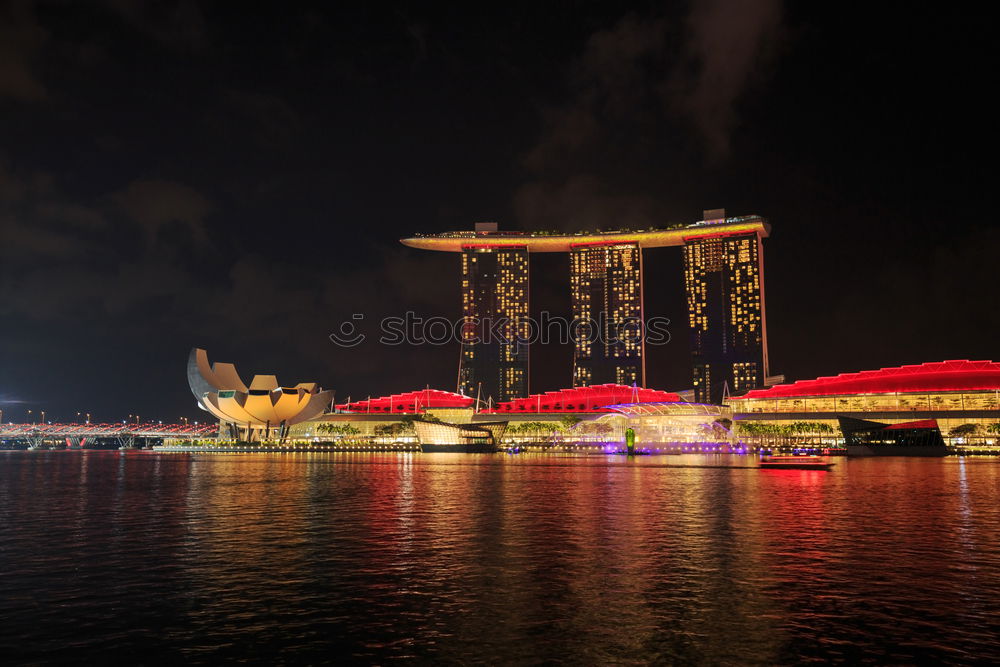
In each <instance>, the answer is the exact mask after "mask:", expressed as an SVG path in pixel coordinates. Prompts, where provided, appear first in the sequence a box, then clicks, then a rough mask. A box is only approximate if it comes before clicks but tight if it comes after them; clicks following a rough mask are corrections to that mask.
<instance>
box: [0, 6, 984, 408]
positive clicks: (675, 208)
mask: <svg viewBox="0 0 1000 667" xmlns="http://www.w3.org/2000/svg"><path fill="white" fill-rule="evenodd" d="M166 4H167V5H168V6H167V7H165V8H160V9H159V10H157V9H156V8H154V7H148V8H142V7H137V8H136V9H135V10H134V11H125V10H124V9H123V7H122V6H119V5H101V6H91V5H74V6H72V7H57V6H54V5H47V4H44V3H15V5H11V6H10V8H9V9H8V8H6V7H5V8H4V10H3V14H2V18H3V33H2V35H3V37H4V40H3V44H4V50H3V52H2V56H3V62H4V63H5V65H6V69H2V70H0V71H2V75H0V111H2V113H3V114H4V119H5V122H4V123H3V125H2V128H0V236H2V238H0V318H2V321H3V322H4V327H3V329H2V333H0V404H2V407H0V409H3V410H4V414H5V417H6V416H10V415H14V414H18V413H20V415H21V416H20V418H23V414H24V413H25V412H26V410H29V409H30V410H32V411H33V413H34V414H38V413H40V411H42V410H44V411H46V412H48V413H49V414H50V415H61V416H62V417H63V418H65V417H67V416H74V415H75V414H76V413H77V412H80V413H92V414H93V415H95V416H96V415H100V416H101V417H102V418H103V419H112V418H116V419H120V418H126V416H127V415H128V414H136V413H138V414H141V415H143V416H145V415H149V416H151V417H153V416H155V417H157V418H164V419H171V420H174V419H176V418H178V417H180V416H187V417H189V418H191V419H197V418H198V417H199V414H198V411H197V408H196V407H195V406H194V404H193V402H192V401H191V400H190V396H189V395H188V393H187V392H186V391H185V389H184V387H183V384H182V383H177V382H175V381H174V377H175V375H174V374H175V367H176V363H177V360H178V359H183V358H184V357H185V355H186V354H187V351H188V350H189V349H190V347H192V346H195V345H200V346H205V347H207V348H208V349H212V350H217V351H218V353H219V354H221V355H224V356H225V357H227V358H239V359H246V360H248V361H250V360H252V362H253V363H254V364H255V365H259V366H260V367H262V368H267V369H273V371H274V372H276V373H280V374H281V375H282V376H290V377H291V376H294V377H311V378H314V379H316V380H317V381H319V382H321V383H322V384H323V386H325V387H331V388H335V389H336V390H337V391H338V395H340V393H341V392H346V393H349V394H354V395H355V396H356V395H358V394H365V395H367V394H369V393H371V394H373V395H376V394H378V395H381V394H384V393H391V392H399V391H407V390H411V389H413V388H414V387H424V386H426V385H427V384H430V385H432V386H435V387H441V388H451V387H454V386H455V384H456V363H457V358H458V356H459V351H458V348H457V347H456V348H453V349H445V348H426V349H424V348H421V349H417V348H414V347H410V346H400V347H397V348H392V349H389V348H385V347H379V348H376V347H370V346H367V347H365V348H364V349H363V350H361V351H358V350H343V349H340V348H337V347H336V346H334V345H332V344H331V343H330V342H329V338H328V335H329V334H330V333H331V332H333V331H335V330H336V327H337V326H339V324H340V323H341V322H344V321H345V320H349V319H350V317H351V315H352V314H353V313H364V314H365V315H366V320H365V323H364V324H366V325H368V324H370V323H371V322H373V321H374V322H377V321H378V320H380V319H381V318H382V317H385V316H390V315H400V314H402V313H404V312H405V311H406V310H410V309H412V310H414V311H415V312H417V313H418V314H419V315H420V316H422V317H431V316H446V317H449V318H451V317H454V315H455V304H457V303H460V298H461V295H460V293H459V291H458V289H459V287H458V285H457V284H450V285H444V281H445V277H446V276H454V274H455V267H454V262H453V261H452V260H453V259H454V258H448V257H446V256H438V255H439V253H413V252H411V251H409V250H407V249H406V248H401V247H399V246H398V244H397V243H396V239H398V238H400V237H402V236H404V235H406V234H408V233H412V231H413V230H415V229H420V230H425V231H428V232H434V231H443V230H447V229H457V228H463V227H468V226H469V225H470V224H471V222H472V221H476V220H499V221H502V222H503V227H504V228H507V229H512V230H545V229H548V230H591V231H596V230H597V229H598V228H601V229H606V228H621V227H631V228H634V229H645V228H648V227H650V226H664V225H668V224H670V223H673V222H676V221H686V220H688V221H689V220H694V219H697V218H698V216H699V215H700V212H701V211H702V210H703V209H706V208H712V207H717V206H726V207H727V208H728V209H729V210H731V211H734V212H737V211H759V212H761V213H762V214H764V215H766V216H767V217H768V219H769V220H771V221H772V222H773V224H774V225H775V226H776V229H779V230H780V233H777V234H775V235H774V237H772V238H770V239H768V241H767V243H766V245H767V249H766V255H767V267H766V276H765V279H766V283H767V289H766V297H767V325H768V347H769V348H770V349H769V363H770V366H771V372H773V373H777V374H784V375H785V376H786V377H787V378H788V379H790V380H794V379H800V378H811V377H817V376H821V375H827V374H832V373H838V372H845V371H850V370H862V369H867V368H878V367H885V366H896V365H904V364H907V363H921V362H925V361H928V360H935V359H937V360H940V359H953V358H971V359H991V358H996V356H997V355H996V353H995V345H994V335H993V332H995V331H996V330H997V328H998V327H1000V322H998V320H997V317H998V315H997V313H996V312H995V309H991V308H988V307H987V308H984V307H983V305H982V297H981V290H980V289H979V288H978V286H980V285H988V284H991V282H992V277H991V275H990V270H991V266H992V260H991V253H992V250H991V249H992V248H994V247H996V245H997V238H996V235H997V232H996V229H995V227H994V226H991V225H989V224H986V223H985V222H984V219H985V218H988V216H989V211H990V210H991V208H990V202H989V201H988V196H987V193H988V192H990V191H991V190H990V182H989V179H988V175H989V173H990V170H989V169H984V168H983V166H984V165H989V164H991V162H990V158H991V156H992V150H991V147H990V145H989V142H988V141H983V138H982V136H981V135H980V132H979V130H978V129H977V128H979V127H980V125H981V123H980V120H981V118H980V115H981V114H985V113H986V111H985V109H984V108H980V107H976V106H973V107H971V108H963V109H962V110H961V115H959V107H958V106H957V105H955V104H954V103H953V100H955V99H961V97H962V96H963V95H964V94H965V93H966V91H968V90H971V89H976V87H977V86H978V85H980V84H981V81H982V80H984V78H985V69H984V68H985V65H984V63H986V62H988V61H989V59H988V58H985V57H982V56H981V54H980V51H981V50H982V49H984V48H985V47H984V45H985V44H987V43H988V42H989V38H988V35H986V34H985V27H984V25H982V24H981V23H976V22H975V21H973V20H972V19H971V17H969V16H963V15H959V14H957V13H945V14H944V15H939V14H934V15H933V16H932V15H930V14H928V13H926V12H925V13H922V12H902V13H900V12H897V11H894V10H892V9H891V8H876V9H875V10H873V11H872V12H871V13H869V14H868V15H867V16H866V18H865V20H864V21H861V22H859V21H856V20H855V19H854V18H852V17H851V16H849V14H848V13H843V12H839V11H836V10H835V9H834V8H830V7H820V6H810V7H791V6H789V7H782V8H780V9H778V10H777V11H775V12H773V13H769V14H766V15H765V14H763V13H754V14H752V16H744V17H743V19H741V20H742V23H740V26H739V28H740V29H739V30H738V31H737V32H736V33H734V32H733V25H732V23H730V22H728V21H727V20H726V17H725V16H724V15H720V14H718V13H712V12H708V13H707V14H704V15H703V14H700V13H697V14H696V13H693V9H692V7H691V6H688V5H686V4H684V5H681V4H677V5H670V4H665V5H657V6H653V5H650V4H643V3H633V4H631V5H629V6H611V5H608V6H589V7H586V8H580V9H578V11H575V12H571V13H567V12H564V11H562V10H560V9H558V8H554V7H535V8H527V7H525V8H520V9H516V10H504V11H500V10H498V9H489V8H487V9H486V10H482V11H480V10H478V9H477V10H476V11H475V12H473V10H472V8H464V9H462V8H455V9H453V10H449V11H442V10H439V9H433V8H409V9H407V10H406V11H403V12H397V13H392V12H389V13H385V12H380V11H378V10H377V9H366V8H348V7H344V8H335V7H324V8H320V9H306V8H293V9H287V8H285V9H278V8H276V7H271V8H267V7H264V8H256V9H254V10H253V11H247V12H246V13H244V14H241V15H239V16H234V14H233V12H232V11H231V10H227V9H226V8H224V7H221V6H217V7H216V6H211V5H198V6H197V7H196V8H194V9H192V10H191V11H190V12H189V13H184V12H180V11H178V12H173V11H172V10H170V7H169V6H170V3H166ZM480 9H481V8H480ZM747 11H749V10H747ZM158 12H159V13H158ZM741 16H742V15H741ZM257 23H259V24H260V25H267V26H269V28H268V30H269V32H268V35H269V38H268V39H267V40H264V41H263V42H262V41H261V40H260V39H259V38H258V37H256V36H255V35H257V33H255V32H252V31H247V30H246V29H245V28H246V26H247V25H252V24H257ZM456 26H462V29H461V30H458V29H456ZM734 34H741V35H745V36H746V40H741V41H740V42H739V44H740V45H741V50H739V51H738V52H737V53H736V55H735V56H734V59H733V60H725V59H723V58H722V57H721V54H722V53H724V52H725V51H724V50H713V49H708V48H706V47H705V45H707V44H721V43H727V40H730V39H732V36H733V35H734ZM887 35H890V36H891V37H892V39H887V38H886V36H887ZM845 38H848V39H850V40H851V41H852V42H854V43H858V44H864V45H865V48H864V49H863V50H858V51H854V50H851V51H845V50H844V49H843V48H842V45H843V43H844V39H845ZM928 45H935V46H934V47H933V48H929V47H928ZM713 77H716V78H713ZM710 81H725V82H727V84H726V85H725V86H721V87H716V86H712V85H710V83H709V82H710ZM929 87H930V88H931V89H933V90H934V91H935V94H933V95H927V94H926V91H927V90H928V89H929ZM862 100H863V103H862V102H861V101H862ZM902 109H908V110H910V111H911V112H910V113H907V114H901V110H902ZM929 128H933V131H930V130H929ZM644 253H645V257H644V260H645V262H644V266H643V271H644V274H645V283H646V285H647V286H655V287H656V288H655V289H652V288H650V289H647V290H646V293H645V294H644V305H645V309H646V311H647V312H649V313H657V314H662V315H663V316H665V317H668V318H669V319H670V320H671V322H672V324H671V326H670V331H671V334H672V341H671V343H670V344H668V345H664V346H659V347H656V348H655V349H652V348H648V349H647V350H646V355H645V367H646V384H647V385H648V386H651V387H657V388H664V389H673V388H680V387H689V386H690V384H691V377H690V360H689V352H688V340H687V335H686V331H685V329H686V328H687V326H686V320H687V318H688V305H687V303H686V300H685V298H684V295H683V293H682V292H681V290H678V289H677V288H676V285H677V283H678V280H679V276H682V275H683V259H682V257H681V253H679V252H674V251H671V250H670V249H662V250H657V249H652V250H645V251H644ZM440 255H444V254H443V253H441V254H440ZM532 262H533V267H532V268H533V275H532V285H531V288H530V292H531V293H530V294H529V307H530V310H531V311H532V312H531V313H530V314H531V315H532V316H537V315H538V314H539V313H541V312H546V311H547V312H552V313H554V314H557V315H560V316H564V317H570V316H571V311H572V303H571V300H570V298H569V296H570V295H569V294H568V292H567V291H566V290H565V289H564V288H563V286H562V285H563V282H564V280H565V276H567V275H569V273H570V265H569V257H568V256H566V257H559V256H556V255H551V254H541V255H539V256H538V257H534V258H533V260H532ZM546 276H554V277H555V278H552V279H550V278H547V277H546ZM454 282H455V281H454V280H452V283H454ZM661 286H663V288H662V289H661ZM928 308H931V309H933V310H934V311H935V312H938V313H940V315H941V316H940V317H937V318H932V319H931V320H930V321H929V322H928V324H927V327H929V328H927V327H925V328H923V329H921V330H920V331H916V330H915V329H914V328H913V327H912V326H911V325H910V314H912V313H914V312H924V311H926V310H927V309H928ZM817 349H819V350H821V351H822V354H817V353H816V351H817ZM415 352H419V354H415ZM573 357H574V350H573V348H572V346H569V345H567V346H553V347H552V348H551V349H547V350H546V354H545V355H535V356H534V357H533V358H532V360H531V369H530V376H531V377H530V378H529V383H530V390H531V391H532V392H536V391H542V392H544V391H548V390H556V389H560V388H563V387H565V386H566V385H567V384H568V380H567V378H568V377H569V374H568V372H567V370H566V369H567V368H571V367H572V364H573ZM95 385H99V386H100V388H101V391H100V392H95V391H94V387H95ZM138 386H152V387H156V391H155V392H138V391H136V389H135V388H136V387H138Z"/></svg>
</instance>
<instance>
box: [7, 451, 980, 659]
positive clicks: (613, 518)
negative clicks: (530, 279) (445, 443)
mask: <svg viewBox="0 0 1000 667" xmlns="http://www.w3.org/2000/svg"><path fill="white" fill-rule="evenodd" d="M752 465H755V460H754V459H753V458H750V457H727V456H695V455H691V456H646V457H638V458H636V459H634V460H626V459H625V458H624V457H599V456H571V455H520V456H506V455H460V454H455V455H451V454H433V455H427V454H269V455H253V454H251V455H228V456H227V455H208V454H194V455H186V454H157V453H153V452H142V451H137V452H99V451H93V452H72V451H61V452H0V656H3V657H4V658H5V662H6V663H7V664H11V663H21V662H35V663H40V662H83V661H98V660H103V661H107V660H110V659H113V658H120V659H127V660H129V661H130V662H133V663H137V664H138V663H161V662H173V663H177V662H218V661H248V662H268V663H300V662H308V663H322V662H356V663H373V662H378V663H385V662H390V661H394V660H396V659H407V658H409V659H415V660H418V661H421V662H428V663H429V662H435V663H441V662H445V663H484V662H488V663H523V662H529V663H537V662H551V663H565V664H606V663H619V664H621V663H635V664H641V663H647V662H655V663H714V664H719V663H741V664H776V663H799V662H805V661H821V660H834V661H843V662H850V663H857V662H866V661H867V662H893V663H927V662H937V663H973V662H987V661H993V662H996V661H1000V461H998V460H994V459H959V458H954V457H949V458H946V459H926V460H921V459H903V458H896V459H852V460H847V459H838V460H837V465H836V466H835V467H834V469H833V470H832V471H831V472H817V471H794V470H783V471H760V470H757V469H754V468H750V467H747V466H752Z"/></svg>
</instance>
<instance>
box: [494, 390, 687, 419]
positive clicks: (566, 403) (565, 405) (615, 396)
mask: <svg viewBox="0 0 1000 667" xmlns="http://www.w3.org/2000/svg"><path fill="white" fill-rule="evenodd" d="M680 400H681V397H680V396H678V395H677V394H674V393H672V392H669V391H658V390H656V389H643V388H639V387H629V386H628V385H624V384H595V385H591V386H589V387H575V388H573V389H561V390H559V391H548V392H545V393H544V394H532V395H531V396H528V397H527V398H517V399H514V400H513V401H506V402H504V403H497V404H496V406H494V408H493V409H492V410H487V411H486V412H495V413H509V412H518V413H531V412H613V411H612V410H610V409H609V408H608V407H607V406H609V405H616V404H619V403H651V402H677V401H680Z"/></svg>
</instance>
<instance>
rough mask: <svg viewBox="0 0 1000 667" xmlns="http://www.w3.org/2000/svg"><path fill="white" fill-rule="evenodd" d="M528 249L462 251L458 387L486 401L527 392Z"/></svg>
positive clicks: (480, 247)
mask: <svg viewBox="0 0 1000 667" xmlns="http://www.w3.org/2000/svg"><path fill="white" fill-rule="evenodd" d="M528 335H529V323H528V249H527V248H526V247H524V246H520V247H517V246H514V247H493V246H479V245H476V246H469V247H467V248H465V249H464V250H463V251H462V357H461V362H460V365H459V373H458V390H459V392H460V393H462V394H465V395H466V396H472V397H479V399H480V400H481V401H484V402H486V403H496V402H500V401H509V400H511V399H514V398H520V397H523V396H527V395H528V344H527V339H528Z"/></svg>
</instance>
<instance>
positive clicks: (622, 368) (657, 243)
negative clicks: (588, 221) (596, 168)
mask: <svg viewBox="0 0 1000 667" xmlns="http://www.w3.org/2000/svg"><path fill="white" fill-rule="evenodd" d="M703 217H704V218H705V219H704V220H701V221H699V222H695V223H693V224H689V225H677V226H674V227H671V228H666V229H651V230H648V231H616V232H597V233H591V232H577V233H575V234H559V233H550V232H504V231H498V230H497V225H496V223H478V224H477V225H476V228H475V230H474V231H466V232H447V233H444V234H435V235H422V236H415V237H412V238H407V239H402V243H403V244H404V245H407V246H410V247H413V248H421V249H424V250H437V251H443V252H454V253H460V254H461V262H462V276H461V277H462V316H463V328H462V356H461V362H460V365H459V379H458V385H459V386H458V388H459V391H460V392H462V393H463V394H466V395H467V396H477V395H478V396H480V397H481V398H482V400H484V401H485V400H487V399H489V398H492V400H493V401H494V402H499V401H509V400H512V399H515V398H523V397H525V396H527V395H528V343H527V341H528V339H529V335H530V330H529V327H530V323H529V321H528V317H529V311H528V257H529V255H530V254H531V253H536V252H568V253H569V254H570V276H569V285H570V299H571V302H572V311H573V319H574V322H577V323H588V324H587V327H585V329H586V333H587V335H579V336H575V342H574V346H575V347H574V354H573V386H574V387H583V386H589V385H593V384H603V383H616V384H625V385H632V384H636V385H638V386H640V387H642V386H645V361H646V359H645V357H646V354H645V338H646V336H645V334H646V331H645V330H644V327H645V315H646V314H645V313H644V312H643V300H642V290H643V284H642V251H643V249H645V248H659V247H664V246H681V247H682V249H683V253H684V288H685V291H686V293H687V309H688V324H689V327H690V334H691V357H692V382H693V384H694V392H695V400H696V401H697V402H699V403H719V402H721V400H722V397H723V394H724V392H725V391H726V390H727V389H728V391H729V393H731V394H733V395H738V394H743V393H745V392H746V391H748V390H750V389H754V388H756V387H761V386H763V385H764V378H765V377H766V376H767V375H768V364H767V327H766V323H765V316H764V269H763V267H764V265H763V249H762V245H761V243H762V239H764V238H766V237H767V236H768V235H769V234H770V231H771V227H770V225H769V224H768V223H767V222H766V221H765V220H764V219H763V218H761V217H760V216H757V215H747V216H740V217H726V214H725V210H724V209H717V210H714V211H705V215H704V216H703ZM491 327H492V330H491ZM491 334H492V335H491ZM496 334H499V335H496Z"/></svg>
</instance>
